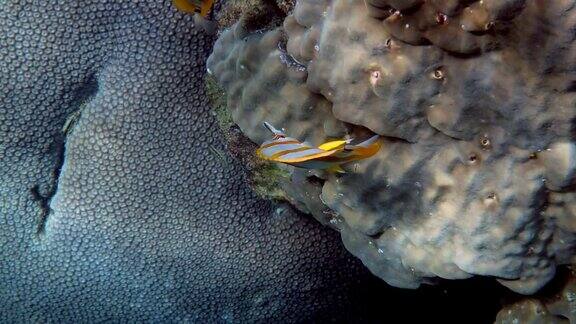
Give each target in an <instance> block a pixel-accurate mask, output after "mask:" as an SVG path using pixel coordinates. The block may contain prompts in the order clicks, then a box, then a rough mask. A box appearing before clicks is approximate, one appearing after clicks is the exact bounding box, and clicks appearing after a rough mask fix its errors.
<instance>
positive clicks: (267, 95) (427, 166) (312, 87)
mask: <svg viewBox="0 0 576 324" xmlns="http://www.w3.org/2000/svg"><path fill="white" fill-rule="evenodd" d="M545 7H546V8H544V7H543V5H542V3H541V2H539V1H530V0H527V1H521V0H514V1H512V0H511V1H486V0H484V1H386V0H381V1H376V0H374V1H366V5H365V3H364V2H362V1H351V0H333V1H329V0H322V1H311V0H301V1H297V2H296V5H295V7H294V10H293V11H292V13H291V14H290V15H289V16H288V17H286V19H285V20H284V23H283V25H282V27H278V28H274V29H272V30H269V31H267V32H258V33H251V32H250V31H249V30H247V29H246V28H244V27H243V26H242V24H236V25H234V26H232V27H231V28H230V29H229V30H227V31H225V32H224V33H222V35H221V36H220V38H219V39H218V41H217V43H216V45H215V47H214V51H213V53H212V55H211V56H210V58H209V60H208V66H209V68H210V71H211V72H212V73H213V74H214V76H215V77H216V79H217V80H218V82H220V84H221V85H222V86H223V87H224V88H225V89H226V91H227V94H228V106H229V109H230V110H231V112H232V116H233V119H234V121H235V123H237V124H238V125H239V126H240V128H241V130H242V131H243V132H244V133H245V134H246V135H247V136H248V137H249V138H250V139H251V140H253V141H254V142H256V143H261V142H262V141H263V140H264V139H266V138H267V136H268V134H266V130H265V129H263V128H262V127H260V124H261V123H262V122H263V121H268V122H271V123H272V124H273V125H275V126H277V127H283V128H285V130H286V132H287V133H288V134H290V135H291V136H294V137H297V138H299V139H302V140H307V141H310V142H312V143H320V142H321V141H323V140H326V139H328V138H333V137H341V136H343V135H345V134H348V135H350V136H352V137H354V138H358V139H360V138H363V137H364V136H367V135H368V134H369V132H372V133H376V134H380V135H382V136H383V137H384V141H385V145H384V147H383V148H382V149H381V151H380V152H379V153H378V155H377V156H375V157H373V158H371V159H368V160H366V161H362V162H357V163H353V164H350V165H346V166H345V168H346V169H347V171H348V173H346V174H344V175H341V176H340V175H331V174H325V173H320V174H318V173H316V174H314V173H309V174H307V175H304V178H312V177H317V178H318V179H321V181H313V180H311V181H303V178H302V177H303V176H302V175H299V176H298V177H296V176H293V184H292V186H291V187H292V189H291V190H289V191H291V192H292V197H293V200H297V201H299V202H300V208H302V209H307V210H308V211H309V212H311V213H312V214H313V215H315V217H316V218H317V219H319V220H321V221H322V222H323V223H333V224H335V225H336V227H337V228H338V229H339V230H340V233H341V236H342V239H343V241H344V244H345V245H346V247H347V248H348V250H350V251H351V252H352V253H353V254H354V255H356V256H357V257H359V258H360V259H361V260H362V261H363V262H364V264H365V265H366V266H367V267H368V268H369V269H370V270H371V271H372V272H373V273H374V274H376V275H377V276H379V277H380V278H382V279H384V280H385V281H386V282H388V283H389V284H392V285H394V286H398V287H407V288H416V287H418V286H419V285H420V284H421V283H426V282H433V281H435V280H436V279H437V278H445V279H464V278H470V277H472V276H489V277H493V278H495V279H496V280H498V281H499V282H500V283H501V284H503V285H505V286H506V287H508V288H510V289H512V290H513V291H516V292H519V293H523V294H531V293H534V292H536V291H538V290H539V289H540V288H542V287H543V286H544V285H545V284H546V283H547V282H548V281H549V280H551V279H552V278H553V277H554V274H555V271H556V267H557V266H558V265H561V264H570V263H572V262H573V261H574V255H573V253H572V252H573V250H574V247H575V245H574V242H575V238H576V225H575V224H576V223H575V220H576V218H575V215H574V211H573V209H574V208H573V205H574V197H575V192H574V184H575V183H576V182H575V175H576V173H575V172H576V147H575V143H574V135H573V128H574V126H573V125H574V121H575V120H576V119H575V117H576V110H575V109H574V107H575V106H576V95H575V94H574V87H573V84H574V77H575V73H574V71H575V64H576V63H574V62H576V61H575V60H574V53H576V45H575V44H574V41H573V34H572V32H571V31H573V29H574V28H575V27H576V24H575V23H574V21H575V20H574V17H576V9H575V8H576V3H575V2H574V1H560V2H550V3H547V4H546V5H545ZM535 44H537V45H535ZM534 46H537V50H535V49H534ZM367 130H369V132H368V133H367ZM295 175H296V174H295ZM294 183H299V185H294ZM287 186H288V187H290V184H288V185H287ZM310 186H314V188H315V189H314V190H311V189H310ZM298 188H300V189H298ZM319 192H321V195H320V197H317V196H316V197H314V195H316V194H317V193H319ZM311 193H314V194H311ZM311 206H314V207H311ZM327 208H328V210H329V211H327V210H326V209H327ZM326 215H332V216H331V217H333V220H332V221H326V219H325V218H326Z"/></svg>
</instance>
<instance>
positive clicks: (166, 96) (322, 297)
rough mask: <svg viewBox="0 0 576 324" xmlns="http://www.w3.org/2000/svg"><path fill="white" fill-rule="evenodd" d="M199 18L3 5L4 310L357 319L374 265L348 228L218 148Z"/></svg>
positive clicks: (124, 6) (145, 7)
mask: <svg viewBox="0 0 576 324" xmlns="http://www.w3.org/2000/svg"><path fill="white" fill-rule="evenodd" d="M193 22H194V20H193V18H192V17H191V16H188V15H184V14H182V13H179V12H177V11H176V10H175V9H174V8H172V7H171V6H170V1H157V0H150V1H114V0H85V1H75V0H72V1H47V2H43V3H42V4H39V3H38V2H37V1H27V0H24V1H21V0H8V1H0V58H1V59H0V71H1V73H0V282H1V284H0V322H2V323H15V322H16V323H18V322H22V323H29V322H42V323H44V322H47V323H50V322H54V323H68V322H73V323H79V322H80V323H84V322H90V323H92V322H104V321H106V322H127V321H132V322H199V323H207V322H258V321H266V320H267V321H270V320H271V321H277V320H282V321H285V322H297V321H305V320H313V319H316V320H322V319H343V318H345V317H346V316H353V315H352V314H354V312H355V309H356V308H355V307H356V306H358V305H357V304H356V306H354V304H353V303H351V302H349V300H347V298H348V297H347V296H349V295H350V294H349V293H350V291H351V290H353V289H357V288H358V287H359V286H360V287H361V286H362V285H363V284H361V283H359V282H365V281H362V280H363V279H362V278H366V276H365V275H364V272H363V271H362V267H361V266H360V265H359V264H358V263H357V262H355V261H354V260H353V259H351V258H349V257H348V254H347V253H345V250H343V248H341V246H340V245H341V244H340V242H339V240H338V238H337V237H336V235H335V233H331V232H330V231H327V230H325V229H324V228H322V226H321V225H320V224H317V223H316V222H314V221H313V220H310V219H309V218H305V217H302V215H300V214H296V213H294V211H293V210H291V209H290V208H287V207H286V206H283V205H278V206H275V205H273V204H271V203H269V202H266V201H262V200H260V199H258V198H257V197H256V196H255V195H254V194H253V193H252V192H251V191H250V190H249V188H248V187H247V186H246V185H245V181H244V179H243V170H242V168H241V166H240V165H238V163H236V162H234V161H232V160H230V159H229V160H226V161H219V160H218V158H217V157H216V156H215V154H212V153H211V152H213V151H214V150H224V141H223V139H222V136H221V134H220V132H219V131H218V127H217V126H216V122H215V118H214V117H213V115H212V114H211V111H210V108H209V107H208V104H207V99H206V96H205V93H204V81H203V76H204V73H205V65H204V62H205V59H206V56H207V52H208V51H209V50H210V48H211V46H212V39H211V38H210V37H208V36H206V35H204V34H203V33H202V31H201V30H199V29H197V28H195V27H194V23H193ZM211 148H213V149H214V150H211ZM332 269H339V270H338V271H333V270H332Z"/></svg>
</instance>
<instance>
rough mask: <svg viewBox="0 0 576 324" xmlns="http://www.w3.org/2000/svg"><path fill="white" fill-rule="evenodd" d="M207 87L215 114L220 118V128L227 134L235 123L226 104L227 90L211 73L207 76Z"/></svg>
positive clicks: (207, 93)
mask: <svg viewBox="0 0 576 324" xmlns="http://www.w3.org/2000/svg"><path fill="white" fill-rule="evenodd" d="M205 87H206V95H207V96H208V99H210V104H211V105H212V109H213V112H214V115H215V116H216V119H217V120H218V125H219V126H220V129H222V130H223V131H224V133H225V134H227V133H228V130H229V129H230V127H231V126H232V125H234V121H233V120H232V114H230V111H228V107H227V105H226V92H225V91H224V89H223V88H222V87H221V86H220V85H219V84H218V82H216V79H215V78H214V77H213V76H211V75H207V76H206V81H205Z"/></svg>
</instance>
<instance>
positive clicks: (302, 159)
mask: <svg viewBox="0 0 576 324" xmlns="http://www.w3.org/2000/svg"><path fill="white" fill-rule="evenodd" d="M264 126H265V127H266V128H267V129H268V130H269V131H270V132H272V134H273V138H272V139H271V140H268V141H266V142H264V143H262V145H261V146H260V148H258V150H257V151H256V154H257V155H258V156H259V157H260V158H262V159H265V160H269V161H274V162H280V163H285V164H290V165H293V166H295V167H299V168H305V169H320V170H328V171H334V172H344V170H343V169H342V167H341V165H342V164H344V163H348V162H352V161H357V160H362V159H366V158H368V157H371V156H373V155H374V154H376V153H378V151H379V150H380V148H381V147H382V139H381V138H380V136H379V135H374V136H372V137H370V138H369V139H367V140H365V141H363V142H361V143H358V144H351V142H352V140H336V141H330V142H326V143H323V144H322V145H320V146H318V147H313V146H311V145H309V144H306V143H302V142H300V141H299V140H297V139H295V138H293V137H289V136H287V135H286V134H285V133H284V132H282V131H280V130H278V129H276V128H275V127H274V126H272V125H270V124H269V123H267V122H264Z"/></svg>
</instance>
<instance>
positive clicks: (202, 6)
mask: <svg viewBox="0 0 576 324" xmlns="http://www.w3.org/2000/svg"><path fill="white" fill-rule="evenodd" d="M172 3H174V6H175V7H176V8H178V9H179V10H181V11H184V12H187V13H199V14H200V15H201V16H202V17H204V18H206V16H208V12H210V9H211V8H212V6H213V5H214V0H172Z"/></svg>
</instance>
